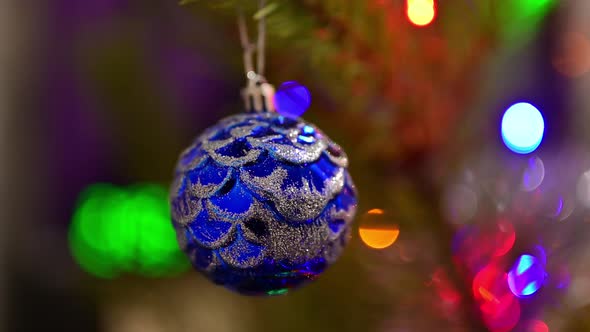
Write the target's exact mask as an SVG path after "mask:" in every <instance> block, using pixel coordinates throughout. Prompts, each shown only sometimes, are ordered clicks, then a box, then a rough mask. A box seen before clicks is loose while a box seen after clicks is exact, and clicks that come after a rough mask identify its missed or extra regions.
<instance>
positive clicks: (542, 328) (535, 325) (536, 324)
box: [526, 319, 549, 332]
mask: <svg viewBox="0 0 590 332" xmlns="http://www.w3.org/2000/svg"><path fill="white" fill-rule="evenodd" d="M526 332H549V326H547V324H546V323H545V322H544V321H542V320H538V319H535V320H532V321H530V322H529V323H528V325H527V329H526Z"/></svg>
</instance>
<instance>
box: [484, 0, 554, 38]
mask: <svg viewBox="0 0 590 332" xmlns="http://www.w3.org/2000/svg"><path fill="white" fill-rule="evenodd" d="M556 3H557V0H506V1H498V2H497V3H496V4H495V5H496V6H497V8H498V10H499V12H498V14H499V17H500V19H501V22H502V24H501V25H500V29H501V31H502V34H503V36H504V38H506V39H508V40H510V41H513V42H514V41H518V40H522V39H523V38H524V39H526V38H528V37H530V36H532V35H533V34H534V32H535V31H536V29H537V28H538V26H539V24H540V23H541V22H542V21H543V18H544V17H545V16H546V15H547V14H548V13H549V12H550V11H551V9H552V8H553V7H554V5H555V4H556Z"/></svg>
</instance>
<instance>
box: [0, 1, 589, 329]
mask: <svg viewBox="0 0 590 332" xmlns="http://www.w3.org/2000/svg"><path fill="white" fill-rule="evenodd" d="M189 2H190V1H189ZM267 3H270V4H271V5H273V6H274V7H273V10H272V11H270V13H268V16H267V21H268V29H269V32H268V44H269V47H268V52H267V59H268V65H267V74H266V77H267V78H268V79H269V81H270V82H272V83H274V84H276V85H277V86H278V85H279V84H280V83H281V82H284V81H290V80H297V81H298V82H300V83H302V84H304V85H305V86H307V87H308V88H309V90H310V91H311V93H312V96H313V104H312V106H311V108H310V109H309V110H308V111H307V113H306V114H305V118H306V119H307V120H308V121H311V122H313V123H315V124H316V125H318V127H320V128H322V129H323V130H324V131H325V132H326V133H328V134H329V135H330V137H331V138H333V139H334V140H335V141H337V142H339V143H340V144H341V145H342V146H343V147H344V149H345V150H346V151H347V153H348V156H349V158H350V160H351V167H350V170H351V173H352V175H353V178H354V179H355V183H356V185H357V187H358V190H359V197H360V204H359V208H358V216H357V219H356V222H355V224H354V232H353V237H352V240H351V242H350V245H349V247H348V249H347V251H346V252H345V254H344V255H343V257H342V258H341V259H340V261H339V262H338V263H336V264H335V265H334V266H333V267H331V268H330V269H328V270H327V272H325V273H324V274H323V275H322V276H321V278H319V280H318V281H316V282H315V283H313V284H311V285H308V286H306V287H305V288H303V289H301V290H298V291H296V292H293V293H290V294H289V295H287V296H282V297H272V298H257V297H244V296H241V295H238V294H235V293H231V292H229V291H227V290H225V289H223V288H220V287H217V286H214V285H212V284H210V283H209V282H208V281H206V280H205V278H203V277H202V276H200V275H199V274H198V273H197V272H194V271H192V270H191V269H190V268H189V267H188V263H187V259H186V258H184V256H183V255H182V254H181V253H179V251H178V247H177V245H176V240H175V238H174V234H173V231H172V228H171V227H169V218H168V206H167V201H166V195H167V194H166V192H167V190H168V189H167V188H168V186H169V182H170V181H171V177H172V170H173V168H174V164H175V162H176V160H177V157H178V154H179V153H180V151H182V150H183V149H184V148H185V147H186V146H188V145H189V144H190V142H191V140H192V139H193V138H194V137H195V136H196V135H198V134H199V133H200V132H201V131H203V130H204V129H205V128H207V127H209V126H211V125H212V124H214V123H215V122H216V121H217V120H218V119H220V118H222V117H224V116H226V115H230V114H233V113H237V112H240V111H242V109H243V106H242V102H241V99H240V95H239V91H240V89H241V88H242V87H243V86H244V85H245V78H244V74H243V67H242V50H241V47H240V43H239V38H238V33H237V27H236V17H235V5H236V1H205V0H202V1H195V2H190V3H187V4H185V5H180V4H179V3H177V1H156V0H143V1H137V0H85V1H79V0H47V1H37V2H23V1H16V0H0V131H1V133H2V139H1V140H0V149H1V151H2V152H3V153H2V155H3V158H2V163H1V167H2V168H1V171H2V178H1V180H2V188H3V189H4V190H2V215H1V217H2V218H1V224H0V225H1V226H2V228H1V229H2V231H1V232H0V244H1V245H0V254H1V257H2V259H1V260H0V295H1V296H0V299H1V302H0V320H1V322H2V323H3V327H4V329H5V330H6V331H39V330H46V331H88V332H90V331H109V332H119V331H125V332H127V331H130V332H133V331H141V332H152V331H153V332H156V331H157V332H160V331H162V332H164V331H166V332H168V331H207V332H208V331H211V332H223V331H232V332H239V331H383V332H385V331H400V332H401V331H486V330H489V331H495V332H500V331H510V330H513V331H525V332H526V331H528V332H545V331H549V330H550V331H590V320H588V315H587V313H588V312H589V311H590V274H589V272H590V271H589V270H588V268H587V267H586V264H585V263H586V259H587V257H590V256H589V255H588V253H590V251H589V249H590V248H588V247H587V244H586V242H587V241H586V239H587V231H588V226H589V225H590V224H589V223H588V222H589V221H590V218H589V215H588V213H587V212H588V211H587V208H588V207H590V189H589V188H590V173H587V172H588V169H590V163H589V161H590V149H589V148H590V145H589V141H588V140H589V138H590V134H589V133H590V132H589V130H588V123H589V122H588V120H589V115H590V112H589V106H590V104H589V99H588V98H589V96H590V93H589V92H590V90H589V88H590V86H589V83H590V81H589V77H590V76H588V71H589V70H590V39H589V36H590V23H589V22H590V2H588V1H587V0H569V1H568V0H563V1H558V0H506V1H504V0H502V1H496V0H444V1H443V0H438V1H433V0H366V1H352V0H350V1H346V0H289V1H288V0H276V1H270V0H269V1H267ZM240 5H241V6H242V7H243V9H244V10H245V12H246V14H247V18H248V20H249V22H250V23H252V24H251V27H252V28H253V27H254V25H253V22H254V21H255V20H254V19H253V16H254V15H255V13H256V11H257V9H256V4H255V3H254V2H249V1H242V2H240ZM412 6H416V7H415V8H414V7H412ZM416 8H418V9H416ZM518 102H529V103H531V104H532V105H534V106H535V107H536V108H537V109H539V110H540V111H541V113H542V115H543V118H544V124H545V127H544V136H543V137H542V142H541V139H539V142H540V145H539V147H538V148H534V149H533V151H528V152H526V153H515V152H514V151H513V149H509V146H507V145H506V144H505V142H504V141H503V140H502V136H501V134H500V128H501V120H502V116H503V114H504V111H506V109H508V108H509V106H510V105H513V104H515V103H518ZM521 121H524V123H525V124H528V123H530V121H532V120H530V119H526V118H525V119H521ZM508 145H509V144H508ZM539 165H541V166H539ZM531 183H532V184H531ZM373 209H380V210H381V211H383V213H382V214H380V215H381V217H380V219H379V220H373V219H374V213H373V214H372V213H369V212H368V211H371V210H373ZM365 222H368V223H372V224H374V223H375V222H377V223H382V224H383V225H382V227H381V228H378V229H373V228H365V229H363V225H364V223H365ZM363 230H365V233H364V234H363ZM370 231H373V232H370ZM363 235H364V236H363ZM539 247H540V248H541V249H539ZM539 251H540V252H541V253H539ZM527 253H528V254H531V255H533V256H534V257H536V260H535V262H539V263H538V266H539V269H541V270H543V272H542V273H541V274H539V275H542V276H541V277H539V276H538V275H532V276H529V275H527V278H532V279H530V280H529V279H527V280H526V281H523V282H524V285H525V286H530V285H531V284H533V283H534V282H536V283H537V285H538V286H539V287H541V284H542V287H541V288H540V289H535V290H534V292H533V293H532V294H526V295H527V296H521V295H523V294H516V293H515V290H514V287H511V289H510V291H511V292H512V293H508V291H507V289H508V288H507V286H506V283H505V282H500V283H501V284H502V285H501V286H498V285H497V282H496V281H489V280H492V279H493V280H496V279H494V278H496V275H494V274H493V273H492V272H489V271H491V270H486V268H487V267H489V266H491V265H494V264H495V265H494V266H499V268H498V269H499V270H501V271H502V272H501V273H500V274H498V276H500V277H498V278H500V279H501V278H506V277H505V274H504V272H510V271H512V270H511V268H513V267H514V266H518V264H520V263H519V262H521V260H520V258H521V257H522V255H523V254H527ZM482 262H483V263H482ZM514 264H516V265H514ZM535 264H536V263H535ZM535 264H533V265H531V266H533V267H536V266H537V265H535ZM484 266H486V268H484ZM529 270H530V269H529ZM482 271H483V272H485V273H488V272H489V273H488V274H489V275H492V277H489V278H488V279H489V280H488V279H485V278H484V279H485V280H486V281H485V282H483V284H485V285H484V286H481V285H480V284H479V282H482V281H481V278H483V277H481V278H479V279H478V276H480V275H484V274H485V273H484V274H482V273H483V272H482ZM494 271H495V270H494ZM488 274H486V276H487V275H488ZM519 275H520V274H519ZM486 278H487V277H486ZM508 278H510V274H508ZM537 279H539V280H537ZM519 280H520V279H519ZM531 280H532V281H531ZM519 282H520V281H519ZM476 286H477V287H476ZM533 288H534V287H533ZM483 290H485V292H484V291H483ZM521 290H522V289H521ZM490 294H491V295H490ZM488 302H489V303H492V304H491V305H492V307H493V308H492V309H490V307H489V306H490V305H488V304H489V303H488ZM516 307H518V309H515V308H516ZM516 312H518V314H516Z"/></svg>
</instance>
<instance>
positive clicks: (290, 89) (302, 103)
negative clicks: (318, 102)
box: [274, 81, 311, 117]
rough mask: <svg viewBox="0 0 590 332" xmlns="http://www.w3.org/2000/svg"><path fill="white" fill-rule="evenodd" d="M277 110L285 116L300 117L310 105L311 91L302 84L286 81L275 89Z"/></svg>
mask: <svg viewBox="0 0 590 332" xmlns="http://www.w3.org/2000/svg"><path fill="white" fill-rule="evenodd" d="M274 103H275V106H276V108H277V112H278V113H279V114H281V115H284V116H286V117H300V116H302V115H303V113H305V111H307V109H308V108H309V106H311V93H309V90H308V89H307V87H305V86H304V85H302V84H300V83H298V82H295V81H288V82H285V83H283V84H281V86H279V89H278V90H277V93H276V94H275V96H274Z"/></svg>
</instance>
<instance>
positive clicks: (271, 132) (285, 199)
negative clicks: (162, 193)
mask: <svg viewBox="0 0 590 332" xmlns="http://www.w3.org/2000/svg"><path fill="white" fill-rule="evenodd" d="M244 97H245V100H246V102H247V109H248V110H249V111H250V112H247V113H242V114H237V115H233V116H230V117H228V118H225V119H223V120H221V121H220V122H219V123H218V124H216V125H214V126H213V127H211V128H209V129H207V130H206V131H205V132H204V133H203V134H202V135H201V136H199V137H198V138H197V139H196V140H195V141H194V142H193V144H192V145H191V146H190V147H189V148H188V149H186V150H185V151H184V152H183V153H182V154H181V156H180V160H179V161H178V165H177V168H176V171H175V179H174V183H173V185H172V189H171V204H172V220H173V225H174V227H175V229H176V231H177V235H178V241H179V243H180V246H181V248H182V249H183V250H184V251H185V252H186V253H187V254H188V255H189V257H190V259H191V261H192V263H193V266H194V267H195V268H196V269H197V270H199V271H201V272H203V273H204V274H205V275H206V276H207V277H208V278H209V279H211V280H212V281H213V282H215V283H217V284H220V285H223V286H225V287H227V288H230V289H232V290H235V291H238V292H240V293H243V294H253V295H257V294H269V295H278V294H284V293H286V292H287V291H288V290H289V289H292V288H295V287H297V286H300V285H302V284H304V283H305V282H308V281H311V280H314V279H315V278H316V277H317V276H318V275H319V274H320V273H322V272H323V271H324V269H325V268H326V267H327V266H329V265H330V264H331V263H333V262H334V261H335V260H336V259H337V258H338V257H339V256H340V254H341V253H342V250H343V248H344V246H345V245H346V243H347V241H348V239H349V234H350V224H351V222H352V219H353V216H354V214H355V210H356V205H357V199H356V191H355V188H354V184H353V182H352V179H351V178H350V175H349V173H348V171H347V166H348V159H347V157H346V154H345V153H344V152H343V151H342V149H341V148H340V147H339V146H338V145H336V144H335V143H334V142H332V141H331V140H330V139H329V138H328V137H327V136H326V135H325V134H324V133H322V132H321V131H320V130H319V129H318V128H317V127H315V126H314V125H312V124H309V123H306V122H304V121H303V120H301V119H294V118H289V117H285V116H282V115H280V114H277V113H276V112H274V111H273V110H272V108H273V106H272V103H270V102H269V101H270V100H271V99H272V89H271V88H270V86H269V85H267V84H262V85H257V86H255V87H250V88H249V89H247V90H246V92H245V95H244Z"/></svg>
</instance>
